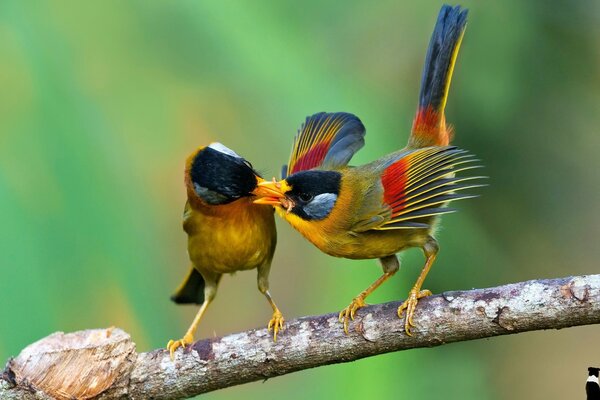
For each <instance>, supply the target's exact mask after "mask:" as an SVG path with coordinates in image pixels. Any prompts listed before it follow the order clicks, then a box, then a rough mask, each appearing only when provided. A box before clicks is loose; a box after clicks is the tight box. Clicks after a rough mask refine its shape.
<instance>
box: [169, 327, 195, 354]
mask: <svg viewBox="0 0 600 400" xmlns="http://www.w3.org/2000/svg"><path fill="white" fill-rule="evenodd" d="M192 343H194V337H193V336H192V335H190V334H189V333H186V334H185V335H184V336H183V338H181V339H179V340H169V343H167V350H169V353H170V355H171V360H174V359H175V350H177V349H178V348H179V347H181V348H183V349H185V346H187V345H190V344H192Z"/></svg>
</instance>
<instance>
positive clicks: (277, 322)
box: [257, 262, 285, 342]
mask: <svg viewBox="0 0 600 400" xmlns="http://www.w3.org/2000/svg"><path fill="white" fill-rule="evenodd" d="M270 270H271V263H270V262H268V263H266V264H263V265H261V266H260V267H258V276H257V282H258V290H260V292H261V293H262V294H264V295H265V297H266V298H267V301H268V302H269V304H270V305H271V308H273V316H272V317H271V320H270V321H269V324H268V325H267V329H268V330H269V332H271V329H272V330H273V341H274V342H276V341H277V333H279V332H280V331H283V329H284V327H283V323H284V322H285V319H284V318H283V314H281V311H279V308H277V305H276V304H275V302H274V301H273V298H272V297H271V293H269V271H270Z"/></svg>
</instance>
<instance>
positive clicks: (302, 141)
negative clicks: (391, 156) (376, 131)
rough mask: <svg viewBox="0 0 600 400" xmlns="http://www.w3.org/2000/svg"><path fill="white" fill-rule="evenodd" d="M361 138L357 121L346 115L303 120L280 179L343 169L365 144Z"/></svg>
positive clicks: (355, 118)
mask: <svg viewBox="0 0 600 400" xmlns="http://www.w3.org/2000/svg"><path fill="white" fill-rule="evenodd" d="M364 135H365V127H364V126H363V124H362V122H361V121H360V119H358V117H356V116H355V115H352V114H349V113H342V112H338V113H318V114H315V115H312V116H310V117H308V118H306V121H305V122H304V124H303V125H302V127H301V128H300V130H299V131H298V134H297V135H296V137H295V138H294V145H293V147H292V154H291V155H290V160H289V163H288V165H287V166H284V167H283V171H282V177H283V178H285V177H286V176H287V175H291V174H293V173H296V172H299V171H306V170H309V169H313V168H318V167H323V166H324V167H327V168H339V167H342V166H345V165H346V164H347V163H348V162H349V161H350V159H351V158H352V156H353V155H354V153H355V152H356V151H358V150H359V149H360V148H361V147H362V146H363V145H364Z"/></svg>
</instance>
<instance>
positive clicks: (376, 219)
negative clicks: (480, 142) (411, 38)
mask: <svg viewBox="0 0 600 400" xmlns="http://www.w3.org/2000/svg"><path fill="white" fill-rule="evenodd" d="M466 20H467V10H465V9H461V8H460V7H459V6H457V7H450V6H443V7H442V9H441V11H440V13H439V16H438V19H437V22H436V25H435V28H434V31H433V34H432V37H431V41H430V43H429V48H428V51H427V56H426V60H425V67H424V72H423V77H422V82H421V91H420V95H419V108H418V110H417V114H416V117H415V119H414V122H413V127H412V131H411V135H410V138H409V141H408V145H407V147H405V148H404V149H402V150H399V151H396V152H394V153H392V154H389V155H387V156H385V157H383V158H381V159H379V160H376V161H374V162H372V163H370V164H367V165H363V166H360V167H350V166H348V162H349V161H350V159H351V158H352V156H353V155H354V153H356V152H357V151H358V150H359V149H360V148H361V147H362V146H363V145H364V135H365V127H364V126H363V124H362V123H361V121H360V120H359V119H358V117H356V116H354V115H352V114H348V113H318V114H315V115H312V116H310V117H308V118H306V121H305V123H304V124H303V125H302V127H301V128H300V130H299V132H298V134H297V135H296V137H295V139H294V144H293V148H292V154H291V156H290V159H289V163H288V164H287V165H286V166H284V167H283V171H282V175H283V176H282V180H281V181H279V182H277V181H275V179H273V181H265V180H264V179H263V178H262V177H261V176H260V175H259V174H258V173H257V172H256V171H255V170H254V169H253V167H252V165H251V164H250V163H249V162H248V161H246V160H244V159H243V158H242V157H240V156H239V155H238V154H236V153H235V152H234V151H232V150H230V149H229V148H227V147H225V146H223V145H222V144H219V143H213V144H211V145H209V146H206V147H201V148H199V149H197V150H196V151H195V152H194V153H193V154H192V155H191V156H190V157H189V158H188V160H187V163H186V169H185V185H186V188H187V196H188V201H187V204H186V206H185V211H184V216H183V228H184V230H185V232H186V233H187V234H188V252H189V257H190V261H191V266H190V270H189V273H188V275H187V277H186V279H185V280H184V282H183V283H182V284H181V286H180V287H179V289H178V290H177V291H176V293H175V295H174V296H173V297H172V299H173V300H174V301H175V302H176V303H197V304H201V307H200V310H199V311H198V313H197V315H196V317H195V319H194V321H193V322H192V324H191V326H190V328H189V329H188V331H187V332H186V333H185V335H184V336H183V338H182V339H180V340H171V341H170V342H169V343H168V345H167V348H168V350H169V351H170V353H171V357H173V353H174V351H175V350H176V349H177V348H179V347H185V346H187V345H189V344H191V343H192V342H193V340H194V334H195V332H196V329H197V327H198V324H199V322H200V320H201V319H202V316H203V315H204V313H205V312H206V309H207V307H208V305H209V304H210V302H211V301H212V300H213V299H214V297H215V294H216V292H217V286H218V284H219V280H220V278H221V276H222V275H223V274H225V273H232V272H235V271H241V270H249V269H257V270H258V279H257V280H258V289H259V290H260V292H261V293H263V294H264V296H265V297H266V298H267V301H268V302H269V304H270V305H271V307H272V309H273V315H272V318H271V320H270V321H269V323H268V329H269V331H271V330H272V331H273V339H274V340H277V335H278V333H279V332H280V331H281V330H282V329H283V327H284V318H283V315H282V313H281V312H280V310H279V308H278V307H277V305H276V304H275V302H274V301H273V298H272V296H271V294H270V292H269V280H268V278H269V270H270V268H271V260H272V258H273V253H274V251H275V245H276V241H277V237H276V231H275V222H274V216H273V207H274V208H275V210H277V212H278V214H279V215H280V216H281V217H283V218H284V219H285V220H287V221H288V222H289V223H290V224H291V225H292V226H293V227H294V228H296V229H297V230H298V231H299V232H300V233H301V234H302V235H303V236H304V237H306V238H307V239H308V240H309V241H311V242H312V243H313V244H314V245H315V246H316V247H318V248H319V249H320V250H321V251H323V252H325V253H327V254H329V255H332V256H335V257H344V258H350V259H372V258H377V259H379V260H380V263H381V266H382V268H383V275H382V276H381V277H380V278H379V279H377V280H376V281H375V282H374V283H373V284H372V285H370V286H369V287H368V288H367V289H365V290H364V291H363V292H361V293H360V294H359V295H358V296H356V297H355V298H354V299H353V300H352V301H351V303H350V305H349V306H348V307H346V308H345V309H344V310H342V311H341V312H340V314H339V319H340V322H342V323H343V328H344V331H345V332H346V333H348V325H349V322H350V320H353V319H354V317H355V315H356V312H357V310H359V309H360V308H361V307H363V306H364V305H365V299H366V298H367V296H369V294H371V293H372V292H373V291H374V290H375V289H377V288H378V287H379V286H380V285H381V284H382V283H383V282H385V281H386V280H388V279H389V278H390V277H391V276H393V275H394V274H395V273H396V272H397V271H398V269H399V266H400V263H399V261H398V258H397V257H396V253H398V252H399V251H401V250H404V249H406V248H410V247H418V248H421V249H422V250H423V252H424V254H425V258H426V262H425V266H424V268H423V270H422V272H421V274H420V276H419V278H418V279H417V281H416V283H415V284H414V286H413V288H412V289H411V291H410V292H409V294H408V299H407V300H406V301H405V302H404V303H403V304H402V305H401V306H400V307H399V308H398V316H399V317H401V316H402V314H403V313H404V312H405V311H406V318H405V322H404V329H405V331H406V333H407V334H409V335H410V334H411V328H412V327H413V326H414V322H413V317H414V313H415V307H416V306H417V302H418V300H419V299H420V298H422V297H424V296H428V295H430V294H431V292H430V291H428V290H422V285H423V281H424V280H425V277H426V276H427V273H428V272H429V270H430V268H431V266H432V264H433V262H434V260H435V258H436V255H437V253H438V243H437V241H436V240H435V239H434V237H433V233H434V230H435V226H436V223H437V220H438V216H439V215H440V214H445V213H449V212H453V211H455V210H453V209H450V208H447V207H446V205H447V203H449V202H450V201H453V200H458V199H464V198H468V197H472V196H469V195H466V194H462V192H461V191H462V190H464V189H468V188H472V187H476V186H480V185H477V184H474V183H473V182H472V180H473V179H476V178H478V177H457V176H456V173H458V172H461V171H464V170H467V169H471V168H476V167H477V166H476V165H474V164H473V162H474V161H476V160H474V159H473V157H472V156H471V155H470V154H468V153H467V152H466V151H464V150H460V149H458V148H456V147H452V146H449V142H450V139H451V137H452V128H451V127H450V126H448V125H446V120H445V116H444V108H445V106H446V100H447V96H448V90H449V87H450V80H451V77H452V72H453V69H454V64H455V61H456V57H457V54H458V50H459V47H460V44H461V40H462V37H463V34H464V30H465V26H466ZM271 206H273V207H271Z"/></svg>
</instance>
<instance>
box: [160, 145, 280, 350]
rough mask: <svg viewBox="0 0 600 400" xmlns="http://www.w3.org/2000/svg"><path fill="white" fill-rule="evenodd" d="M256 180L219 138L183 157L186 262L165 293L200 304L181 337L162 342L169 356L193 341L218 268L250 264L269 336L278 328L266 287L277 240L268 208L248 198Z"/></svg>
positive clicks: (176, 299) (182, 301)
mask: <svg viewBox="0 0 600 400" xmlns="http://www.w3.org/2000/svg"><path fill="white" fill-rule="evenodd" d="M262 181H263V179H262V178H261V177H260V176H259V175H258V173H257V172H256V171H255V170H254V169H253V168H252V165H251V164H250V163H249V162H248V161H246V160H245V159H243V158H242V157H240V156H239V155H238V154H236V153H235V152H234V151H233V150H231V149H229V148H227V147H225V146H224V145H222V144H220V143H212V144H210V145H209V146H206V147H200V148H199V149H197V150H196V151H195V152H194V153H192V154H191V155H190V156H189V157H188V159H187V162H186V168H185V186H186V189H187V202H186V204H185V209H184V212H183V229H184V231H185V232H186V233H187V235H188V246H187V247H188V254H189V258H190V261H191V265H190V270H189V272H188V275H187V277H186V278H185V280H184V281H183V283H182V284H181V285H180V287H179V288H178V289H177V291H176V293H175V294H174V295H173V296H172V297H171V299H172V300H173V301H174V302H175V303H178V304H189V303H192V304H194V303H195V304H201V306H200V310H199V311H198V313H197V314H196V317H195V318H194V321H193V322H192V324H191V326H190V328H189V329H188V330H187V332H186V333H185V335H184V336H183V338H182V339H179V340H171V341H169V343H168V344H167V349H168V350H169V351H170V353H171V358H173V353H174V352H175V350H176V349H177V348H178V347H185V346H187V345H189V344H191V343H192V342H193V341H194V334H195V332H196V330H197V328H198V324H199V323H200V320H201V319H202V316H203V315H204V313H205V311H206V309H207V308H208V305H209V304H210V303H211V301H212V300H213V299H214V298H215V295H216V294H217V287H218V285H219V281H220V279H221V276H223V274H227V273H234V272H236V271H244V270H250V269H255V268H256V269H257V270H258V278H257V280H258V290H260V292H261V293H262V294H264V295H265V297H266V298H267V300H268V301H269V304H270V305H271V307H272V308H273V316H272V318H271V320H270V321H269V324H268V329H269V331H270V330H271V329H272V330H273V339H274V340H277V333H278V332H279V331H281V330H283V327H284V318H283V315H282V314H281V312H280V311H279V309H278V308H277V306H276V305H275V302H274V301H273V298H272V297H271V294H270V293H269V271H270V269H271V260H272V259H273V253H274V252H275V245H276V242H277V232H276V229H275V220H274V217H273V208H272V207H267V206H262V205H257V204H254V203H253V200H254V199H255V197H254V195H253V192H254V191H255V189H256V188H257V185H258V183H259V182H262Z"/></svg>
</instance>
